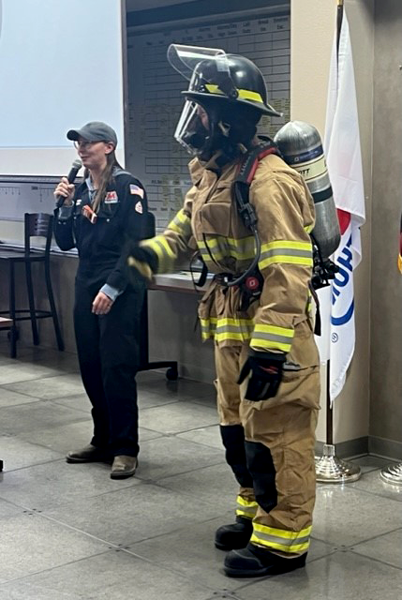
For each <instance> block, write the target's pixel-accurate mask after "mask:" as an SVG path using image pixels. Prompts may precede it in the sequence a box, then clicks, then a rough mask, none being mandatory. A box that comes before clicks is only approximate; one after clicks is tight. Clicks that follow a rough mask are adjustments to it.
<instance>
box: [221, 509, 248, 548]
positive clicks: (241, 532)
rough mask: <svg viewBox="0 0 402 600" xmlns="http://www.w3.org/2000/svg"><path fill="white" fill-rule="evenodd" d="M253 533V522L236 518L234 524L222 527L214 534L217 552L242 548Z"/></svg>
mask: <svg viewBox="0 0 402 600" xmlns="http://www.w3.org/2000/svg"><path fill="white" fill-rule="evenodd" d="M252 533H253V522H252V520H251V519H245V518H244V517H236V523H231V524H230V525H222V527H219V529H217V530H216V533H215V546H216V548H219V550H233V549H234V548H244V547H245V546H247V544H248V543H249V541H250V538H251V534H252Z"/></svg>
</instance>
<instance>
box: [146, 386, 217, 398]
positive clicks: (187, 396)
mask: <svg viewBox="0 0 402 600" xmlns="http://www.w3.org/2000/svg"><path fill="white" fill-rule="evenodd" d="M137 385H138V389H139V390H141V387H140V386H141V383H140V382H139V383H137ZM143 391H145V392H151V393H152V394H156V395H157V396H161V398H165V397H166V392H165V391H157V390H155V389H151V388H149V389H146V388H145V389H144V390H143ZM168 393H169V394H173V393H176V394H177V397H176V399H175V402H178V401H180V396H181V397H183V396H184V397H186V399H185V400H181V401H182V402H196V400H197V398H198V399H200V400H202V399H205V398H208V396H210V395H211V394H213V393H214V392H213V390H211V391H210V392H207V393H204V392H201V394H197V397H196V398H194V397H192V396H189V395H188V392H187V393H186V392H185V391H184V390H183V391H182V392H181V391H180V390H176V391H175V392H173V391H172V390H169V388H168Z"/></svg>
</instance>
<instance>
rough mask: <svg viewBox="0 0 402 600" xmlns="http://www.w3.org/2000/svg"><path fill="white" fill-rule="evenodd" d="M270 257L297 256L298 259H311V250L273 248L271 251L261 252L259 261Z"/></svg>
mask: <svg viewBox="0 0 402 600" xmlns="http://www.w3.org/2000/svg"><path fill="white" fill-rule="evenodd" d="M272 256H298V257H300V258H311V256H312V251H311V250H293V249H291V248H273V249H272V250H266V251H265V252H261V257H260V261H261V260H265V259H266V258H271V257H272Z"/></svg>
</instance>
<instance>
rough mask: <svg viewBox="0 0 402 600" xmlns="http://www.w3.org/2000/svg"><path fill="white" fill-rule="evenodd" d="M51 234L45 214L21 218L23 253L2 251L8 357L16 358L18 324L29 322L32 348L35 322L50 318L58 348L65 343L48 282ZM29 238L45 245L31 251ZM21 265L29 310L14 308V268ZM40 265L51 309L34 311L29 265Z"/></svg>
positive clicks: (35, 339) (36, 335)
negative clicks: (5, 265)
mask: <svg viewBox="0 0 402 600" xmlns="http://www.w3.org/2000/svg"><path fill="white" fill-rule="evenodd" d="M52 232H53V216H52V215H48V214H45V213H38V214H36V213H35V214H29V213H25V215H24V234H25V244H24V250H17V249H15V250H14V249H11V250H1V249H0V260H1V261H6V262H7V263H8V268H9V310H7V311H5V310H3V311H0V315H7V316H9V317H10V319H11V320H12V325H11V328H10V332H9V338H10V354H11V357H12V358H15V357H16V356H17V340H18V328H17V323H18V322H19V321H29V320H30V321H31V327H32V337H33V343H34V344H35V346H37V345H38V344H39V333H38V324H37V319H46V318H49V317H51V318H52V319H53V325H54V331H55V334H56V340H57V347H58V349H59V350H64V342H63V338H62V335H61V331H60V326H59V320H58V318H57V312H56V305H55V302H54V296H53V290H52V284H51V279H50V244H51V241H52ZM31 237H43V238H45V239H46V244H45V247H44V249H43V250H33V249H32V248H31ZM18 263H19V264H23V265H24V266H25V278H26V285H27V292H28V304H29V308H24V309H17V308H16V306H15V265H16V264H18ZM33 263H43V264H44V270H45V284H46V291H47V296H48V300H49V305H50V310H39V309H36V308H35V298H34V289H33V284H32V268H31V266H32V264H33Z"/></svg>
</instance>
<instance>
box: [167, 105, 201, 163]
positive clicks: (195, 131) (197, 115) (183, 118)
mask: <svg viewBox="0 0 402 600" xmlns="http://www.w3.org/2000/svg"><path fill="white" fill-rule="evenodd" d="M203 113H205V111H204V110H203V108H202V107H201V106H200V105H199V104H197V103H196V102H194V101H192V100H186V102H185V103H184V106H183V110H182V112H181V115H180V118H179V122H178V123H177V127H176V131H175V132H174V138H175V140H176V141H178V142H179V144H181V145H182V146H183V147H184V148H185V149H186V150H187V152H189V153H190V154H192V155H193V156H200V155H202V154H203V152H204V151H205V148H206V147H207V145H208V140H209V131H208V129H207V127H206V126H205V125H207V124H206V123H205V125H204V124H203V122H202V114H203ZM205 114H206V113H205Z"/></svg>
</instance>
